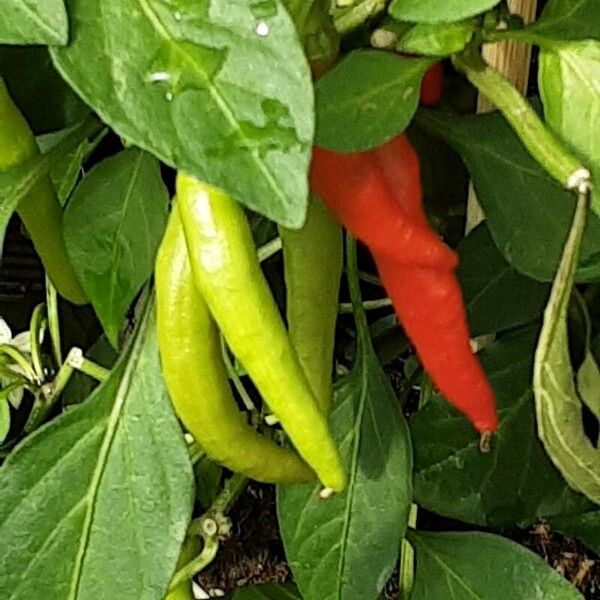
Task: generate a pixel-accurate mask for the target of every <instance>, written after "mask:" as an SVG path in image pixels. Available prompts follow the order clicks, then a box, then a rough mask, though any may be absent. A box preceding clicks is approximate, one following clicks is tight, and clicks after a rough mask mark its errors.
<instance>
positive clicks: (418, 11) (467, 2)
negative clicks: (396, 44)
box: [389, 0, 500, 23]
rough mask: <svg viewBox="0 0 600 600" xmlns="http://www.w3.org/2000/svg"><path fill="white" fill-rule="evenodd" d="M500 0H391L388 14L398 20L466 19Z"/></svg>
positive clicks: (425, 21) (441, 21) (446, 20)
mask: <svg viewBox="0 0 600 600" xmlns="http://www.w3.org/2000/svg"><path fill="white" fill-rule="evenodd" d="M499 1H500V0H443V2H440V0H392V3H391V4H390V9H389V10H390V14H391V15H392V16H393V17H394V18H395V19H398V20H399V21H411V22H413V21H414V22H417V23H447V22H451V21H459V20H460V19H466V18H467V17H471V16H473V15H476V14H478V13H481V12H483V11H485V10H488V8H492V6H494V5H496V4H498V2H499Z"/></svg>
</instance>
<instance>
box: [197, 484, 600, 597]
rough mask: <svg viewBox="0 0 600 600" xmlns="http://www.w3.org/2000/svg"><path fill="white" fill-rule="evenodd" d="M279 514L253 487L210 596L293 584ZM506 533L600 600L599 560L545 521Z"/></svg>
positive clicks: (269, 494)
mask: <svg viewBox="0 0 600 600" xmlns="http://www.w3.org/2000/svg"><path fill="white" fill-rule="evenodd" d="M275 514H276V513H275V494H274V490H273V488H272V487H269V486H261V485H258V484H252V485H251V486H250V487H249V488H248V490H247V492H246V493H245V494H244V495H243V496H242V497H241V498H240V499H239V500H238V502H237V504H236V506H235V507H234V509H233V510H232V512H231V519H232V521H233V531H232V535H231V537H230V538H229V539H227V540H225V541H224V542H223V543H222V545H221V548H220V550H219V554H218V555H217V558H216V560H215V562H214V563H212V565H211V566H210V567H209V568H208V569H207V570H206V571H204V572H203V573H202V574H201V576H200V585H201V586H202V587H203V588H204V589H205V590H206V591H207V592H209V593H210V592H211V591H212V592H213V593H214V591H215V590H222V591H224V592H230V591H232V590H234V589H235V588H237V587H245V586H251V585H258V584H261V583H284V582H289V581H291V574H290V569H289V567H288V565H287V564H286V562H285V555H284V551H283V544H282V541H281V538H280V537H279V531H278V527H277V519H276V516H275ZM426 520H427V529H431V526H432V525H433V524H434V523H435V515H431V514H427V516H426ZM439 525H440V529H445V527H446V525H447V522H446V521H445V520H442V519H439ZM502 534H503V535H505V536H506V537H509V538H511V539H512V540H514V541H515V542H518V543H519V544H522V545H523V546H525V547H527V548H529V549H530V550H532V551H533V552H535V553H536V554H538V555H539V556H541V557H542V558H543V559H544V560H545V561H546V562H547V563H548V564H550V565H551V566H552V567H553V568H554V569H556V570H557V571H558V572H559V573H561V575H563V576H564V577H565V578H566V579H567V580H569V581H570V582H572V583H573V584H574V585H575V586H577V588H578V589H579V590H580V591H581V592H582V594H583V595H584V597H585V598H586V599H587V600H599V599H600V558H599V557H598V556H596V555H595V554H594V553H593V552H591V551H590V550H588V549H587V548H585V547H584V546H583V545H582V544H580V543H579V542H577V541H575V540H572V539H570V538H566V537H564V536H562V535H561V534H559V533H556V532H553V531H551V530H550V528H549V527H548V526H547V525H546V524H543V523H540V524H539V525H538V526H536V527H533V528H532V529H530V530H522V529H517V528H515V529H512V530H508V531H503V532H502ZM397 580H398V573H397V572H395V573H394V574H393V575H392V577H391V578H390V581H389V582H388V584H387V586H386V589H385V592H384V597H385V599H386V600H397V598H398V586H397ZM440 600H444V599H440Z"/></svg>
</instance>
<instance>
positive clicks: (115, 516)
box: [0, 303, 193, 600]
mask: <svg viewBox="0 0 600 600" xmlns="http://www.w3.org/2000/svg"><path fill="white" fill-rule="evenodd" d="M153 315H154V312H153V303H150V304H149V308H147V309H146V314H145V315H144V316H143V317H142V321H141V323H140V325H139V326H138V331H137V334H136V335H135V338H134V340H133V341H132V343H131V346H130V348H129V350H128V351H127V352H126V353H125V354H124V355H123V357H122V359H121V360H120V362H119V363H118V365H117V366H116V367H115V369H114V370H113V372H112V374H111V376H110V378H109V379H108V380H107V381H106V382H105V383H104V384H102V385H101V386H100V387H99V388H98V389H97V390H96V392H94V394H93V395H92V397H91V398H90V399H89V400H88V401H87V402H85V403H84V404H82V405H81V406H80V407H78V408H75V409H73V410H70V411H68V412H67V413H65V414H64V415H63V416H61V417H59V418H58V419H56V420H55V421H54V422H52V423H50V424H49V425H48V426H46V427H43V428H42V429H40V430H38V431H37V432H36V433H34V434H33V435H31V436H30V437H29V438H27V439H26V441H25V442H24V443H23V444H22V445H21V446H20V447H19V448H18V449H17V450H16V451H15V452H14V453H13V454H12V455H11V456H10V457H9V458H8V459H7V461H6V462H5V463H4V465H3V467H2V469H0V537H1V539H2V544H0V564H2V569H0V597H2V598H5V599H6V600H9V599H10V600H31V599H32V598H45V599H47V600H65V598H70V599H71V600H76V599H77V600H98V598H110V599H111V600H132V598H135V599H136V600H138V599H139V600H162V599H163V598H164V596H165V594H166V590H167V587H168V584H169V580H170V578H171V575H172V573H173V570H174V569H175V564H176V562H177V559H178V556H179V549H180V546H181V543H182V541H183V539H184V536H185V532H186V529H187V526H188V522H189V518H190V514H191V508H192V492H193V489H192V475H191V467H190V462H189V458H188V453H187V450H186V447H185V444H184V442H183V437H182V435H181V430H180V428H179V426H178V424H177V421H176V419H175V417H174V415H173V412H172V409H171V406H170V403H169V399H168V396H167V393H166V391H165V388H164V385H163V382H162V378H161V374H160V367H159V359H158V349H157V345H156V335H155V325H154V316H153Z"/></svg>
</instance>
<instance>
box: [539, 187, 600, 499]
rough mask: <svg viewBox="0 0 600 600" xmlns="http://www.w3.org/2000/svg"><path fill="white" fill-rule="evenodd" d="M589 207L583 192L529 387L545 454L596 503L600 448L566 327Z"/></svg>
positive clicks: (545, 317) (599, 476) (555, 283)
mask: <svg viewBox="0 0 600 600" xmlns="http://www.w3.org/2000/svg"><path fill="white" fill-rule="evenodd" d="M587 210H588V204H587V202H586V198H585V195H581V196H580V198H579V202H578V205H577V210H576V212H575V218H574V220H573V225H572V227H571V233H570V234H569V238H568V240H567V243H566V244H565V249H564V252H563V257H562V260H561V263H560V266H559V269H558V272H557V274H556V279H555V280H554V284H553V286H552V292H551V294H550V300H549V302H548V307H547V308H546V312H545V315H544V325H543V327H542V331H541V334H540V339H539V342H538V347H537V350H536V353H535V362H534V371H533V389H534V393H535V405H536V413H537V424H538V434H539V436H540V439H541V440H542V442H543V444H544V446H545V448H546V451H547V452H548V455H549V456H550V458H551V459H552V461H553V462H554V464H555V465H556V467H557V468H558V470H559V471H560V472H561V474H562V475H563V477H564V478H565V480H566V481H567V483H568V484H569V485H570V486H571V487H572V488H573V489H575V490H577V491H579V492H581V493H582V494H585V496H587V497H588V498H589V499H590V500H592V501H593V502H596V503H597V504H600V451H599V450H598V449H597V448H595V447H594V446H593V445H592V443H591V442H590V440H589V439H588V438H587V436H586V434H585V431H584V429H583V421H582V412H581V401H580V400H579V398H578V396H577V392H576V390H575V384H574V382H573V372H572V367H571V359H570V356H569V340H568V331H567V309H568V306H569V301H570V298H571V290H572V288H573V280H574V274H575V265H576V264H577V255H578V252H579V247H580V245H581V238H582V236H583V229H584V227H585V221H586V216H587Z"/></svg>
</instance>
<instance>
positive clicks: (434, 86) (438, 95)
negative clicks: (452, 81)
mask: <svg viewBox="0 0 600 600" xmlns="http://www.w3.org/2000/svg"><path fill="white" fill-rule="evenodd" d="M443 93H444V66H443V65H442V63H439V62H438V63H435V64H434V65H432V66H431V67H429V69H427V71H425V75H423V79H422V80H421V94H420V102H421V104H422V105H423V106H435V105H436V104H439V102H440V100H441V99H442V94H443Z"/></svg>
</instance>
